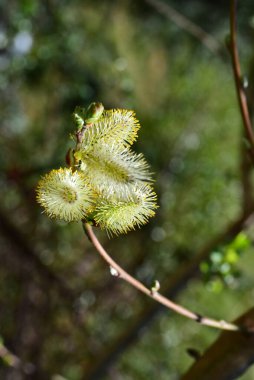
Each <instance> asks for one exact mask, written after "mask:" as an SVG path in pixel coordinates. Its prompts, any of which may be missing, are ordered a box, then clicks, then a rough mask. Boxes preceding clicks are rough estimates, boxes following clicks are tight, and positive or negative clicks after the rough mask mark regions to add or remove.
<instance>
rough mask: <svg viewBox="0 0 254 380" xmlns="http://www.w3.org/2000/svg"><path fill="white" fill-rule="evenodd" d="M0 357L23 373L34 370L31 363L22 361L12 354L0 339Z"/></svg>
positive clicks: (29, 372)
mask: <svg viewBox="0 0 254 380" xmlns="http://www.w3.org/2000/svg"><path fill="white" fill-rule="evenodd" d="M0 358H1V359H2V360H3V362H4V363H5V364H6V365H8V366H9V367H12V368H15V369H17V370H20V371H21V372H23V373H24V374H26V375H28V374H32V373H34V372H35V366H34V365H33V364H32V363H23V362H22V360H21V359H20V358H19V357H18V356H16V355H14V354H13V353H12V352H11V351H10V350H9V349H8V348H7V347H5V345H4V344H3V342H2V341H0Z"/></svg>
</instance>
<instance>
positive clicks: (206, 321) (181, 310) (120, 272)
mask: <svg viewBox="0 0 254 380" xmlns="http://www.w3.org/2000/svg"><path fill="white" fill-rule="evenodd" d="M84 227H85V229H86V232H87V235H88V236H89V238H90V240H91V242H92V244H93V245H94V247H95V249H96V250H97V252H98V253H99V254H100V256H101V257H102V258H103V259H104V260H105V261H106V262H107V264H108V265H109V267H110V268H113V271H114V275H117V277H119V278H122V279H123V280H124V281H126V282H128V283H129V284H131V285H132V286H133V287H135V288H136V289H138V290H139V291H140V292H142V293H144V294H146V295H147V296H149V297H151V298H153V299H154V300H156V301H157V302H159V303H161V304H162V305H164V306H166V307H167V308H168V309H171V310H173V311H175V312H176V313H178V314H181V315H183V316H185V317H186V318H189V319H192V320H194V321H196V322H198V323H200V324H202V325H206V326H211V327H215V328H217V329H220V330H230V331H240V330H241V327H240V326H237V325H235V324H232V323H228V322H225V321H216V320H214V319H211V318H207V317H203V316H201V315H200V314H197V313H194V312H192V311H190V310H188V309H186V308H185V307H183V306H181V305H178V304H176V303H174V302H173V301H171V300H169V299H168V298H166V297H164V296H163V295H162V294H160V293H159V292H157V291H156V290H155V291H153V289H148V288H147V287H146V286H145V285H144V284H142V283H141V282H140V281H138V280H137V279H135V278H134V277H132V276H131V275H129V274H128V273H127V272H126V271H125V270H124V269H123V268H122V267H120V266H119V265H118V264H117V263H116V262H115V261H114V260H113V259H112V258H111V257H110V256H109V254H108V253H107V252H106V251H105V249H104V248H103V246H102V245H101V243H100V242H99V240H98V239H97V237H96V236H95V234H94V232H93V229H92V227H91V226H90V225H89V224H88V223H86V224H85V225H84ZM111 273H112V272H111Z"/></svg>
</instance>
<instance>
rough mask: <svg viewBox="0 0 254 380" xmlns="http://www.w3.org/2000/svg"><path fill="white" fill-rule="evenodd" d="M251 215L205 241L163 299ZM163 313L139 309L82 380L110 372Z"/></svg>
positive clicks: (154, 305) (151, 306)
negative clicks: (118, 359)
mask: <svg viewBox="0 0 254 380" xmlns="http://www.w3.org/2000/svg"><path fill="white" fill-rule="evenodd" d="M253 211H254V206H253V205H251V206H250V207H249V209H248V210H247V213H246V214H245V213H243V215H241V216H240V217H239V218H238V219H236V220H235V221H234V222H233V223H231V224H230V225H229V226H227V228H226V229H225V230H224V231H223V232H221V233H219V234H218V235H217V236H216V237H214V238H213V239H212V240H211V241H209V242H208V243H207V244H205V246H204V247H203V248H202V249H201V250H200V251H199V253H198V254H197V255H196V256H195V257H192V258H191V260H190V261H189V262H187V263H186V264H185V265H184V266H182V267H180V269H178V270H177V271H176V272H175V273H174V275H173V276H172V277H170V278H169V280H168V281H167V283H166V284H164V286H163V289H164V293H165V294H166V295H167V297H170V298H172V297H175V296H176V295H177V294H178V293H179V292H180V291H181V290H182V289H183V288H184V287H185V286H186V283H188V282H189V281H190V280H191V279H193V278H194V277H197V276H198V275H199V274H200V272H199V265H200V263H201V262H202V261H204V260H207V258H208V257H209V255H210V253H211V252H212V251H213V250H214V249H215V248H216V247H218V245H220V244H222V243H225V242H227V241H230V240H232V239H233V238H234V237H235V236H236V235H237V234H238V233H239V232H240V231H242V229H243V228H244V225H245V224H246V223H247V221H248V219H249V218H250V217H251V215H252V213H253ZM163 311H165V309H164V308H163V307H162V305H161V304H159V303H149V304H148V305H147V306H146V307H145V309H143V310H142V311H141V312H140V313H139V315H138V316H137V317H136V318H135V320H134V321H132V322H131V324H130V325H129V328H128V331H127V332H123V333H122V334H121V335H120V336H118V337H117V338H116V339H115V340H114V341H113V342H111V343H110V344H109V345H108V346H107V350H106V351H105V350H104V349H103V350H102V351H101V352H100V353H99V354H97V355H96V361H95V362H93V363H92V364H91V365H90V366H89V368H87V370H86V378H85V379H84V380H97V379H99V378H100V377H101V376H103V375H104V374H105V373H106V372H107V369H108V368H110V367H111V366H112V365H113V363H114V362H115V361H116V360H117V358H118V357H119V356H120V355H121V354H122V353H123V352H124V351H126V349H127V348H128V347H129V346H130V345H132V344H133V343H134V342H135V341H136V340H137V339H138V337H139V332H140V331H141V330H143V329H144V326H147V325H149V324H151V322H152V321H153V320H154V319H155V317H156V316H158V314H159V313H161V312H163Z"/></svg>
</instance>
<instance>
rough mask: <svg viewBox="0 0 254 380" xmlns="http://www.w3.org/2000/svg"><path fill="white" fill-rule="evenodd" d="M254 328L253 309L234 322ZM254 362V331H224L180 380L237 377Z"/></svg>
mask: <svg viewBox="0 0 254 380" xmlns="http://www.w3.org/2000/svg"><path fill="white" fill-rule="evenodd" d="M235 323H236V324H240V325H241V326H245V327H246V329H248V330H252V331H254V308H252V309H250V310H249V311H247V313H245V314H244V315H242V316H241V317H240V318H238V319H237V320H236V321H235ZM253 362H254V334H251V335H250V334H242V333H239V332H238V333H234V334H232V332H230V331H223V333H222V334H221V335H220V336H219V338H218V339H217V340H216V342H215V343H213V344H212V345H211V346H210V347H209V348H208V350H207V351H206V352H205V353H204V354H203V355H202V356H201V357H200V358H198V360H196V361H195V363H194V364H193V365H192V367H191V368H190V369H189V370H188V371H187V373H186V374H185V375H184V376H183V377H181V380H204V379H205V380H214V379H221V380H222V379H227V380H230V379H232V380H233V379H236V378H238V377H239V376H240V375H242V374H243V373H244V372H245V371H246V369H247V368H248V367H249V366H250V365H251V364H252V363H253Z"/></svg>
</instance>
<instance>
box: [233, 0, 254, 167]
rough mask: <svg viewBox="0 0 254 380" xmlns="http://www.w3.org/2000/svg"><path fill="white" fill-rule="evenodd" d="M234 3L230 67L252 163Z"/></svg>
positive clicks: (253, 144) (253, 139)
mask: <svg viewBox="0 0 254 380" xmlns="http://www.w3.org/2000/svg"><path fill="white" fill-rule="evenodd" d="M236 5H237V0H231V6H230V53H231V59H232V67H233V72H234V79H235V86H236V92H237V97H238V102H239V108H240V110H241V115H242V121H243V125H244V129H245V133H246V136H247V139H248V142H249V145H250V146H249V147H248V151H249V155H250V157H251V160H252V162H253V163H254V131H253V128H252V123H251V119H250V114H249V109H248V103H247V98H246V94H245V89H244V86H243V80H242V79H243V78H242V73H241V66H240V61H239V54H238V49H237V33H236Z"/></svg>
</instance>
